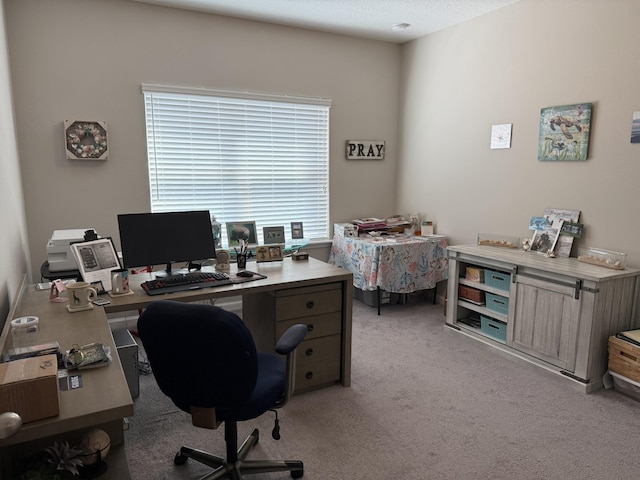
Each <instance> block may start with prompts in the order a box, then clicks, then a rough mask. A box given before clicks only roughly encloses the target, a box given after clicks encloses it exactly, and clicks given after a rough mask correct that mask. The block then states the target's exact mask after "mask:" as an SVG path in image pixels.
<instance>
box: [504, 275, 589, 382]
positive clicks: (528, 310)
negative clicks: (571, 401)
mask: <svg viewBox="0 0 640 480" xmlns="http://www.w3.org/2000/svg"><path fill="white" fill-rule="evenodd" d="M515 287H516V295H515V302H516V306H515V315H514V317H513V326H512V341H511V346H512V347H513V348H515V349H516V350H519V351H521V352H524V353H527V354H529V355H532V356H534V357H536V358H538V359H540V360H543V361H545V362H548V363H550V364H552V365H555V366H557V367H560V368H563V369H566V370H568V371H570V372H573V370H574V368H575V360H576V341H577V330H578V321H579V316H580V299H576V298H575V287H571V286H568V285H566V284H562V283H554V282H553V281H546V280H540V279H537V278H530V277H527V276H524V275H518V277H517V282H516V285H515Z"/></svg>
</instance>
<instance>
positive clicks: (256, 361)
mask: <svg viewBox="0 0 640 480" xmlns="http://www.w3.org/2000/svg"><path fill="white" fill-rule="evenodd" d="M306 332H307V329H306V326H304V325H294V326H292V327H290V328H289V329H288V330H287V331H286V332H285V333H284V335H282V337H281V338H280V340H279V341H278V343H277V345H276V352H278V353H279V354H281V355H286V361H285V360H284V359H283V358H282V357H280V356H278V355H275V354H268V353H258V352H257V351H256V346H255V343H254V341H253V337H252V336H251V332H250V331H249V329H248V328H247V327H246V326H245V324H244V323H243V322H242V320H241V319H240V318H239V317H238V316H237V315H235V314H234V313H232V312H228V311H226V310H223V309H222V308H220V307H215V306H212V305H204V304H193V303H181V302H173V301H166V300H164V301H157V302H153V303H151V304H150V305H149V306H148V307H147V308H146V309H145V311H144V312H143V313H142V315H140V317H139V319H138V334H139V336H140V339H141V341H142V344H143V346H144V349H145V351H146V353H147V357H148V359H149V363H150V364H151V369H152V370H153V373H154V375H155V378H156V381H157V383H158V386H159V387H160V390H161V391H162V392H163V393H164V394H165V395H167V396H168V397H169V398H171V400H172V401H173V403H175V404H176V406H177V407H178V408H180V409H181V410H184V411H185V412H188V413H190V414H191V419H192V423H193V425H195V426H197V427H203V428H217V427H218V426H220V424H221V423H224V427H225V428H224V430H225V432H224V436H225V443H226V450H227V452H226V459H225V458H223V457H219V456H217V455H213V454H210V453H207V452H203V451H201V450H196V449H193V448H190V447H185V446H183V447H181V448H180V451H179V452H178V453H177V454H176V456H175V458H174V463H175V464H176V465H182V464H184V463H185V462H186V461H187V459H188V458H193V459H194V460H196V461H198V462H200V463H203V464H205V465H208V466H210V467H212V468H215V470H214V471H213V472H212V473H211V474H209V475H207V476H205V477H203V478H202V479H201V480H205V479H207V480H213V479H222V478H228V479H232V480H240V479H242V475H243V474H251V473H263V472H282V471H288V472H290V473H291V477H293V478H300V477H302V475H303V474H304V468H303V464H302V462H301V461H297V460H296V461H292V460H285V461H279V460H245V458H246V457H247V455H248V453H249V451H250V450H251V448H252V447H253V446H254V445H255V444H256V443H257V442H258V438H259V433H258V429H254V430H253V431H252V432H251V434H250V435H249V436H248V437H247V439H246V440H245V441H244V443H243V444H242V446H241V447H240V449H238V431H237V423H238V422H239V421H244V420H249V419H252V418H256V417H258V416H260V415H262V414H263V413H265V412H266V411H267V410H271V409H275V408H280V407H282V406H283V405H284V404H285V403H286V402H287V401H288V399H289V397H290V395H291V393H292V392H293V376H294V373H295V365H294V361H295V348H296V347H297V346H298V344H299V343H300V342H301V341H302V340H303V339H304V336H305V335H306ZM273 437H274V438H275V439H276V440H278V439H279V438H280V436H279V427H278V416H277V413H276V420H275V428H274V430H273Z"/></svg>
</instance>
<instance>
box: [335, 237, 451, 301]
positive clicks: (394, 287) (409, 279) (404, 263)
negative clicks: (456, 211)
mask: <svg viewBox="0 0 640 480" xmlns="http://www.w3.org/2000/svg"><path fill="white" fill-rule="evenodd" d="M329 263H330V264H332V265H336V266H338V267H342V268H344V269H345V270H348V271H349V272H351V273H353V285H354V286H355V287H356V288H360V289H361V290H376V289H377V288H378V287H380V288H381V289H383V290H386V291H388V292H392V293H411V292H415V291H417V290H428V289H431V288H434V287H435V286H436V284H437V283H438V282H439V281H441V280H446V279H447V278H448V272H449V269H448V266H449V260H448V258H447V239H446V238H444V237H443V238H437V239H422V238H418V237H416V238H411V239H408V240H403V241H389V240H385V239H384V237H382V238H367V237H343V236H340V235H335V236H334V237H333V243H332V245H331V254H330V255H329Z"/></svg>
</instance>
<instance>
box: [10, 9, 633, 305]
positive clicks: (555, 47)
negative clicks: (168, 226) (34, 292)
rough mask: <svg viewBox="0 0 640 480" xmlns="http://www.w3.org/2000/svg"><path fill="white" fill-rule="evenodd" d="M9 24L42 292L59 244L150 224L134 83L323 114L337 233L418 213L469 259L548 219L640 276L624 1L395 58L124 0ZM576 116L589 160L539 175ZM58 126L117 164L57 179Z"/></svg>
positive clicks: (495, 17)
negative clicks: (578, 222) (100, 143)
mask: <svg viewBox="0 0 640 480" xmlns="http://www.w3.org/2000/svg"><path fill="white" fill-rule="evenodd" d="M4 5H5V17H6V20H7V22H6V23H7V24H8V27H7V32H8V42H9V51H10V56H11V74H12V79H13V83H14V92H15V95H14V100H15V105H16V118H17V129H18V138H19V149H20V157H21V163H20V165H21V167H22V177H23V185H24V189H25V191H26V195H25V205H26V216H27V224H28V231H29V237H30V239H31V242H30V243H29V247H30V249H31V255H32V257H31V258H32V264H33V270H34V280H37V277H38V273H37V271H38V267H39V265H40V263H42V261H44V259H45V243H46V241H47V239H48V237H49V236H50V234H51V232H52V231H53V230H54V229H59V228H82V227H95V228H97V229H98V231H99V233H101V234H102V235H113V236H114V237H116V238H117V225H116V215H117V213H120V212H125V211H143V210H147V209H148V186H147V177H146V165H145V141H144V126H143V111H142V95H141V93H140V83H141V82H160V83H175V84H183V85H203V86H207V87H211V88H230V89H246V90H252V91H261V92H271V93H279V92H287V93H293V94H298V95H308V96H319V97H329V98H332V99H333V107H332V113H331V115H332V117H331V121H332V124H331V221H332V222H336V221H344V220H349V219H351V218H354V217H356V216H364V215H387V214H390V213H394V212H396V211H398V212H409V211H422V212H427V213H428V214H429V217H430V218H432V219H433V220H435V221H436V228H437V231H438V232H440V233H444V234H447V235H448V236H449V237H450V240H451V242H452V243H472V242H474V241H475V239H476V235H477V233H478V232H486V233H503V234H508V235H517V236H521V237H524V236H527V235H529V233H530V232H529V231H528V230H527V226H528V222H529V218H530V217H531V216H534V215H539V214H541V213H542V211H543V209H544V208H545V207H547V206H552V207H558V208H572V209H580V210H581V211H582V220H583V222H584V223H585V225H586V235H585V238H584V239H582V240H581V241H580V242H579V245H593V246H598V247H601V248H609V249H613V250H622V251H626V252H628V253H629V264H631V265H633V266H636V267H637V266H640V247H638V246H637V242H636V238H638V237H639V236H640V235H638V233H640V232H638V230H639V229H640V227H636V226H635V208H636V205H638V204H639V200H640V198H639V196H640V193H638V189H637V187H636V183H637V179H638V178H639V175H638V173H639V171H638V170H640V160H639V159H638V157H639V156H640V155H639V154H640V150H639V149H640V145H632V144H630V142H629V136H630V123H631V114H632V112H633V111H635V110H640V100H638V99H637V96H638V94H637V82H635V79H636V78H640V75H639V74H640V71H639V70H640V64H638V62H636V61H635V48H634V47H635V42H634V40H635V37H634V33H635V26H636V25H635V24H636V20H637V19H638V18H640V5H637V4H636V2H635V1H634V0H614V1H607V0H594V1H591V2H577V1H566V2H552V1H550V0H521V1H520V2H518V3H516V4H514V5H511V6H509V7H506V8H504V9H501V10H498V11H496V12H494V13H491V14H488V15H485V16H482V17H480V18H478V19H475V20H472V21H469V22H465V23H464V24H461V25H458V26H455V27H453V28H450V29H447V30H444V31H442V32H438V33H436V34H433V35H430V36H428V37H425V38H423V39H420V40H418V41H415V42H412V43H409V44H406V45H404V46H402V47H398V46H397V45H391V44H385V43H382V42H372V41H366V40H359V39H355V38H349V37H343V36H338V35H331V34H323V33H318V32H311V31H306V30H299V29H293V28H287V27H279V26H275V25H269V24H261V23H256V22H248V21H242V20H235V19H230V18H225V17H217V16H212V15H205V14H199V13H194V12H185V11H180V10H173V9H168V8H163V7H155V6H150V5H143V4H137V3H135V2H129V1H126V0H109V1H99V0H57V1H56V2H51V1H48V0H4ZM578 7H579V8H578ZM1 50H2V51H4V49H1ZM0 60H1V59H0ZM2 71H4V72H6V69H3V70H2ZM0 83H1V84H0V92H2V95H3V97H5V98H6V99H8V98H10V95H9V93H10V88H9V79H8V78H6V76H5V77H0ZM398 97H399V98H400V100H399V101H398ZM579 102H593V104H594V118H593V124H592V133H591V148H590V155H589V159H588V160H587V161H586V162H575V163H562V162H560V163H552V162H539V161H538V160H537V158H536V156H537V147H536V142H537V133H538V120H539V114H540V109H541V108H543V107H547V106H553V105H563V104H571V103H579ZM8 105H9V103H8V101H3V102H2V107H1V110H0V118H1V119H0V121H1V122H2V123H1V124H0V135H2V136H3V137H8V140H7V141H3V142H2V145H1V146H0V148H2V149H3V150H4V151H3V152H2V156H1V157H0V162H1V163H2V165H3V169H4V171H5V172H6V174H4V175H3V176H2V177H1V178H2V180H0V181H1V182H3V188H2V189H0V198H2V200H3V203H4V204H5V205H8V207H9V208H5V209H3V211H2V213H0V221H1V222H2V224H3V225H6V226H7V227H8V228H6V229H5V232H7V233H3V234H2V235H1V236H0V238H1V241H2V242H3V243H2V245H0V247H2V248H1V249H0V255H1V257H0V258H1V259H2V265H3V270H2V273H0V282H2V281H4V282H9V283H14V281H15V280H16V278H15V277H17V276H19V271H20V270H21V269H23V268H24V269H25V270H28V267H24V265H26V264H27V263H28V260H27V258H25V254H24V251H23V250H24V249H23V247H22V242H26V233H25V230H24V227H23V223H22V221H21V220H20V218H21V217H20V216H21V215H22V213H21V211H22V206H21V205H20V201H19V198H20V191H19V183H18V179H19V173H18V172H17V171H16V169H17V152H16V149H15V146H14V144H13V143H12V141H11V137H12V136H13V126H12V121H11V118H12V117H11V112H10V109H9V107H8ZM398 111H399V112H401V115H400V116H398V113H397V112H398ZM67 118H74V119H97V120H105V121H107V122H108V123H109V129H110V130H109V132H110V145H111V158H110V159H109V160H108V161H106V162H89V163H82V162H72V161H67V160H65V159H64V152H63V138H62V133H61V132H62V122H63V121H64V120H65V119H67ZM499 123H513V139H512V148H511V149H508V150H490V149H489V134H490V130H491V125H492V124H499ZM397 128H399V132H400V133H396V129H397ZM353 138H369V139H385V140H386V141H387V158H386V159H385V160H384V161H382V162H347V161H346V160H344V142H345V141H346V140H347V139H353ZM398 146H400V147H398ZM396 176H397V181H396ZM5 184H6V185H5ZM396 189H397V195H396ZM76 199H80V201H81V202H82V205H83V208H81V209H78V210H77V211H75V212H74V214H73V215H71V214H70V213H69V210H68V209H67V204H68V203H69V202H71V201H74V200H76ZM13 211H15V212H18V213H17V216H14V215H13V213H11V212H13ZM25 244H26V243H25ZM5 266H6V267H7V269H8V270H5V268H4V267H5ZM5 271H9V272H11V273H9V274H5ZM7 275H8V276H7ZM0 288H4V292H3V291H0V295H1V297H0V303H1V302H2V300H1V298H7V297H8V294H7V293H6V291H7V286H6V285H5V286H4V287H3V286H2V285H0Z"/></svg>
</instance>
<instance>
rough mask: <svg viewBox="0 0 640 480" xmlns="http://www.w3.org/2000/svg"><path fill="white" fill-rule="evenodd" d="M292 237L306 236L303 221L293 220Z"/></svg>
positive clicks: (295, 238) (296, 238)
mask: <svg viewBox="0 0 640 480" xmlns="http://www.w3.org/2000/svg"><path fill="white" fill-rule="evenodd" d="M291 238H292V239H294V240H299V239H301V238H304V232H303V230H302V222H291Z"/></svg>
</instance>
